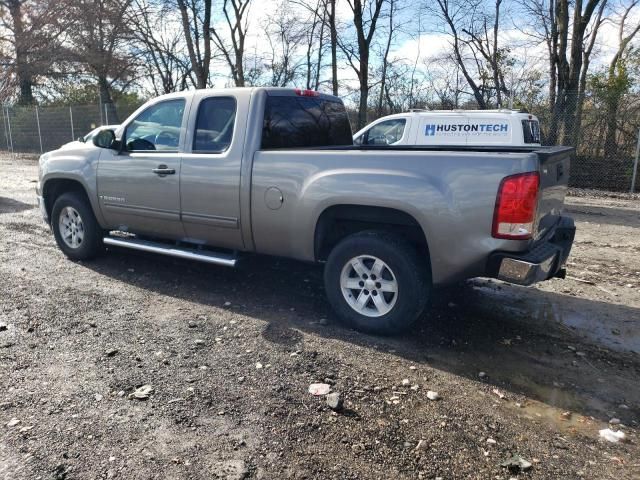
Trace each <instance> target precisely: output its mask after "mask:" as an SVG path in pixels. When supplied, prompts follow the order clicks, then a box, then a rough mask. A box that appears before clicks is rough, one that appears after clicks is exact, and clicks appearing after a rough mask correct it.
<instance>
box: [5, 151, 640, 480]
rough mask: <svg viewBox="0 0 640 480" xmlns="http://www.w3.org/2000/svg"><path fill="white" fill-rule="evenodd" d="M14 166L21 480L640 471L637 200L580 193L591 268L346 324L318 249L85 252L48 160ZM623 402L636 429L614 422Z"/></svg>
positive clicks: (580, 257) (453, 292) (14, 349)
mask: <svg viewBox="0 0 640 480" xmlns="http://www.w3.org/2000/svg"><path fill="white" fill-rule="evenodd" d="M0 166H2V169H3V171H4V172H5V174H4V175H3V176H2V178H0V235H1V238H2V240H1V241H0V278H1V279H2V280H1V285H2V287H1V288H2V291H1V297H0V298H1V301H0V324H2V323H3V324H6V329H4V330H3V331H0V478H5V479H12V480H14V479H15V480H18V479H29V480H31V479H37V478H42V479H92V478H114V479H115V478H119V479H186V478H190V479H212V478H226V479H243V478H248V479H286V478H294V479H302V478H306V479H415V478H425V479H435V478H442V479H454V478H463V479H467V478H477V479H487V478H495V479H509V478H513V477H517V478H532V479H533V478H536V479H537V478H549V479H557V478H563V479H565V478H567V479H573V478H593V479H609V478H611V479H621V478H629V479H631V478H638V477H640V460H639V459H640V448H639V447H638V442H639V441H640V438H639V436H638V433H639V427H640V426H639V422H640V382H639V378H640V375H639V374H640V310H639V308H640V255H638V253H639V252H640V235H639V233H640V202H638V201H637V200H633V199H631V200H629V199H617V198H595V197H590V196H588V195H585V196H581V197H579V198H578V197H570V198H568V207H569V210H570V211H571V212H572V213H573V214H574V215H575V217H576V220H577V224H578V229H579V230H578V235H577V241H576V245H575V248H574V251H573V254H572V257H571V260H570V261H571V263H570V265H569V275H570V277H571V278H569V279H567V280H559V279H556V280H552V281H549V282H546V283H545V284H543V285H541V286H539V287H534V288H520V287H514V286H509V285H505V284H502V283H500V282H495V281H488V280H474V281H471V282H467V283H465V284H462V285H459V286H456V287H455V288H448V289H446V290H441V291H439V292H438V293H437V295H436V299H435V300H434V304H433V306H432V309H431V311H430V313H429V314H428V315H425V317H424V318H423V319H422V321H421V322H420V324H419V325H417V326H416V328H415V329H414V331H412V332H411V333H410V334H407V335H404V336H400V337H394V338H378V337H373V336H367V335H363V334H360V333H357V332H353V331H350V330H348V329H346V328H344V327H342V326H340V325H338V324H336V323H335V321H334V317H333V315H332V313H331V311H330V310H329V308H328V306H327V305H326V303H325V300H324V292H323V288H322V282H321V273H322V272H321V269H319V268H317V267H314V266H308V265H302V264H298V263H294V262H288V261H283V260H279V259H273V258H264V257H255V258H251V259H248V260H247V261H245V262H244V263H243V264H242V265H241V266H240V267H239V268H237V269H235V270H231V269H225V268H223V267H213V266H207V265H201V264H197V263H189V262H186V261H177V260H173V259H169V258H160V257H156V256H151V255H143V254H135V253H131V252H127V251H122V250H120V251H118V250H116V251H110V252H108V253H107V254H106V255H105V256H103V257H102V258H100V259H98V260H96V261H93V262H90V263H73V262H71V261H69V260H67V259H66V258H65V257H64V256H63V255H62V254H61V253H60V251H59V250H58V249H57V248H56V246H55V243H54V240H53V237H52V235H51V234H50V233H49V232H48V229H47V227H46V226H45V225H44V224H43V223H42V221H41V220H40V217H39V213H38V210H37V209H36V208H35V204H34V201H35V198H34V192H33V189H34V186H35V181H36V176H37V171H36V170H37V169H36V166H35V161H34V160H33V159H31V158H28V157H24V158H14V159H12V158H11V157H8V156H6V155H5V156H0ZM2 328H3V327H2V326H1V325H0V330H2ZM481 372H482V374H481ZM314 382H323V383H328V384H330V385H331V388H332V390H333V391H335V392H339V393H340V395H341V397H342V398H343V399H344V407H343V409H341V410H340V411H339V412H334V411H333V410H331V408H329V407H328V406H327V404H326V402H325V398H323V397H315V396H312V395H310V394H309V393H308V388H309V385H310V384H311V383H314ZM143 385H151V386H152V388H153V392H152V393H150V396H149V398H148V399H146V400H142V399H136V398H135V397H133V398H130V396H132V394H133V392H134V391H135V390H136V388H138V387H141V386H143ZM428 391H436V392H438V396H439V399H438V400H430V399H429V398H428V395H427V392H428ZM612 418H616V419H619V421H620V424H619V425H613V426H611V428H612V429H614V430H619V431H623V432H624V433H625V434H626V438H625V441H623V442H620V443H610V442H607V441H604V440H602V439H600V438H599V435H598V432H599V430H600V429H603V428H607V426H608V423H609V421H610V420H611V419H612ZM614 423H616V421H614ZM512 455H519V456H520V457H522V458H523V459H525V460H526V461H528V462H530V463H531V467H530V468H528V469H527V471H524V472H523V471H522V470H520V471H518V470H517V469H516V468H513V469H512V470H510V469H509V468H506V467H503V466H501V463H502V462H503V461H505V460H506V459H508V458H509V457H511V456H512Z"/></svg>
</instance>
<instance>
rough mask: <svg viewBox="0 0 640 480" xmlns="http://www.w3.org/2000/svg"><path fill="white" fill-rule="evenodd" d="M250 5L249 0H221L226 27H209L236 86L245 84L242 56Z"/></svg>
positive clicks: (243, 54)
mask: <svg viewBox="0 0 640 480" xmlns="http://www.w3.org/2000/svg"><path fill="white" fill-rule="evenodd" d="M250 5H251V0H223V1H222V13H223V15H224V19H225V23H226V29H216V28H214V27H213V26H212V27H211V32H212V33H213V36H214V38H215V42H216V45H217V47H218V48H219V49H220V51H221V52H222V56H223V57H224V59H225V61H226V62H227V64H228V65H229V69H230V70H231V78H232V79H233V82H234V84H235V86H236V87H244V86H245V74H244V56H245V41H246V37H247V30H248V28H249V15H248V11H249V6H250ZM223 30H226V31H224V32H223ZM227 36H228V38H227Z"/></svg>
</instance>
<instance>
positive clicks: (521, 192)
mask: <svg viewBox="0 0 640 480" xmlns="http://www.w3.org/2000/svg"><path fill="white" fill-rule="evenodd" d="M539 188H540V174H539V173H538V172H529V173H521V174H518V175H512V176H510V177H506V178H504V179H503V180H502V182H501V183H500V188H499V189H498V198H497V199H496V209H495V211H494V213H493V228H492V229H491V235H492V236H493V237H495V238H506V239H510V240H526V239H529V238H531V236H532V235H533V227H534V223H535V219H536V208H537V205H538V191H539Z"/></svg>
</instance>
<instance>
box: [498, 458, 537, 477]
mask: <svg viewBox="0 0 640 480" xmlns="http://www.w3.org/2000/svg"><path fill="white" fill-rule="evenodd" d="M500 466H501V467H506V468H508V469H509V470H510V471H512V472H514V473H515V472H518V471H520V470H522V471H523V472H526V471H527V470H530V469H531V467H532V466H533V465H532V464H531V462H529V461H527V460H525V459H524V458H522V457H521V456H520V455H514V456H512V457H511V458H508V459H506V460H505V461H504V462H502V463H501V464H500Z"/></svg>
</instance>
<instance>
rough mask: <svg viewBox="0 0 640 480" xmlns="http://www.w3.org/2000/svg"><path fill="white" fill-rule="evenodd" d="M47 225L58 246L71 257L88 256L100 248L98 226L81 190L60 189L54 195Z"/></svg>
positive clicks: (96, 253)
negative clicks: (55, 196) (61, 190)
mask: <svg viewBox="0 0 640 480" xmlns="http://www.w3.org/2000/svg"><path fill="white" fill-rule="evenodd" d="M65 224H67V225H70V226H69V227H66V226H65ZM51 228H52V229H53V235H54V237H55V239H56V243H57V244H58V247H59V248H60V250H62V251H63V253H64V254H65V255H66V256H67V257H69V258H70V259H71V260H89V259H91V258H94V257H96V256H97V255H98V254H100V253H101V252H102V251H103V249H104V246H103V243H102V238H103V232H102V229H101V228H100V225H99V224H98V221H97V220H96V217H95V215H94V214H93V210H91V206H90V205H89V203H88V201H87V199H86V197H85V196H84V195H82V194H81V193H78V192H68V193H63V194H62V195H60V196H59V197H58V198H57V199H56V201H55V203H54V204H53V208H52V210H51Z"/></svg>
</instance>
